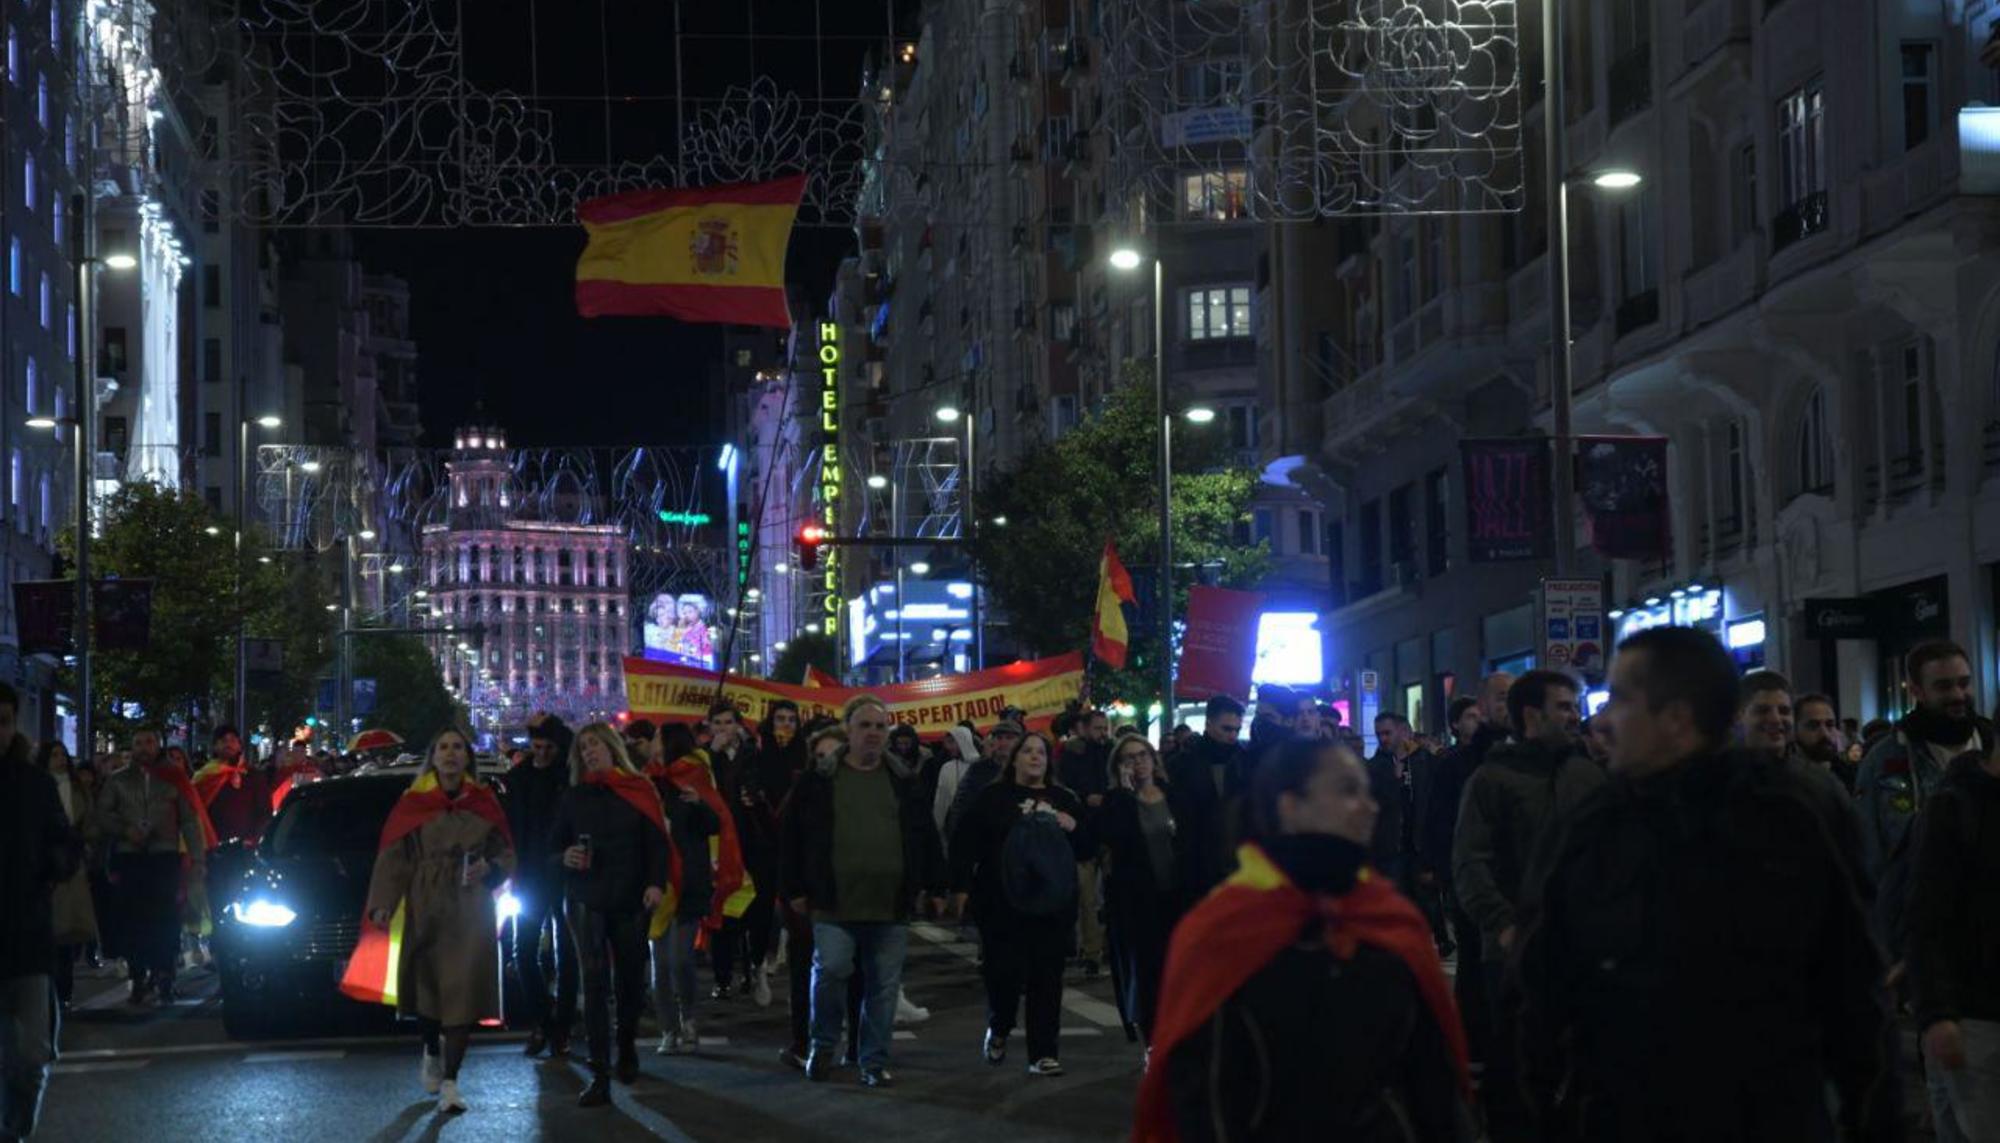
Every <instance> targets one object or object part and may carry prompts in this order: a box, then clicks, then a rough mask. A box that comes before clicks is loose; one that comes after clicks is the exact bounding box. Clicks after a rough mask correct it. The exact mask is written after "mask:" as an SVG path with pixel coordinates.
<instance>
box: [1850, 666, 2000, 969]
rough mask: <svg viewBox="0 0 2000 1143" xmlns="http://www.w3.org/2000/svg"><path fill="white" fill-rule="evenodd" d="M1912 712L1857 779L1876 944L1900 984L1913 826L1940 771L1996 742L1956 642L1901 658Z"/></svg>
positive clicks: (1876, 750) (1871, 753) (1864, 763)
mask: <svg viewBox="0 0 2000 1143" xmlns="http://www.w3.org/2000/svg"><path fill="white" fill-rule="evenodd" d="M1903 679H1904V682H1903V685H1904V686H1905V687H1907V688H1908V690H1909V693H1910V701H1911V702H1912V703H1914V704H1915V707H1914V709H1912V710H1911V711H1910V713H1909V714H1907V715H1905V716H1904V717H1903V720H1902V721H1901V722H1898V723H1897V724H1896V728H1895V730H1894V732H1893V733H1890V734H1886V735H1884V736H1882V738H1881V739H1880V740H1879V741H1877V742H1876V743H1875V745H1874V746H1872V747H1870V748H1869V750H1868V753H1867V755H1866V756H1865V757H1863V758H1862V760H1861V769H1860V771H1859V773H1857V774H1856V775H1855V779H1854V788H1855V790H1856V794H1855V797H1856V798H1857V799H1858V801H1859V802H1860V808H1861V837H1862V842H1863V843H1864V845H1865V846H1866V847H1867V857H1868V873H1869V876H1870V878H1871V879H1872V880H1873V881H1874V883H1875V909H1874V918H1873V920H1874V931H1875V939H1876V940H1877V941H1878V942H1880V943H1881V945H1882V948H1883V949H1884V950H1885V951H1886V953H1887V954H1888V957H1889V962H1890V964H1891V965H1892V966H1893V967H1892V969H1891V975H1892V976H1894V977H1897V978H1900V977H1901V975H1902V973H1901V971H1900V968H1901V965H1902V961H1903V955H1904V952H1905V945H1906V944H1907V943H1908V939H1909V930H1908V925H1907V923H1906V922H1907V919H1908V918H1907V917H1906V916H1905V913H1906V910H1907V907H1908V905H1909V900H1910V884H1911V874H1912V871H1913V870H1914V869H1915V867H1916V848H1917V847H1916V828H1915V827H1916V822H1917V818H1918V815H1920V814H1922V813H1923V810H1924V807H1925V806H1926V805H1927V804H1929V802H1930V799H1931V795H1933V794H1935V793H1936V792H1937V790H1938V787H1939V786H1941V785H1943V784H1944V774H1945V768H1946V767H1947V766H1948V765H1950V763H1951V761H1952V759H1954V758H1956V757H1958V756H1959V755H1960V754H1965V753H1968V752H1970V753H1980V754H1983V753H1985V752H1987V751H1988V750H1990V749H1992V747H1993V745H1994V742H1995V735H1994V732H1993V724H1992V723H1991V722H1988V721H1987V720H1986V719H1984V718H1981V717H1980V716H1979V714H1978V712H1977V711H1976V710H1975V708H1974V706H1973V701H1972V696H1973V686H1972V663H1971V659H1969V658H1968V657H1967V656H1966V653H1965V648H1963V647H1960V646H1959V645H1958V644H1956V643H1947V642H1942V641H1940V642H1934V643H1923V644H1919V645H1918V646H1916V647H1914V648H1912V649H1911V651H1910V653H1909V654H1908V655H1906V656H1905V657H1904V659H1903Z"/></svg>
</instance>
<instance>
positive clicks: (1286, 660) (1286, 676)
mask: <svg viewBox="0 0 2000 1143" xmlns="http://www.w3.org/2000/svg"><path fill="white" fill-rule="evenodd" d="M1250 681H1251V682H1253V683H1277V684H1280V685H1283V686H1288V687H1316V686H1318V685H1320V684H1321V683H1323V682H1325V681H1326V649H1325V642H1324V640H1323V638H1322V637H1321V634H1320V630H1319V614H1318V613H1317V612H1312V611H1266V612H1264V613H1263V614H1262V615H1260V616H1258V617H1257V665H1256V666H1255V668H1253V670H1252V672H1251V675H1250Z"/></svg>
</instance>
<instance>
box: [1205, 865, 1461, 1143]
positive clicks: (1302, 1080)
mask: <svg viewBox="0 0 2000 1143" xmlns="http://www.w3.org/2000/svg"><path fill="white" fill-rule="evenodd" d="M1263 847H1264V851H1265V852H1266V853H1267V854H1269V855H1270V857H1271V859H1272V860H1273V861H1275V862H1277V863H1278V865H1279V866H1280V867H1282V868H1283V869H1284V871H1285V873H1286V875H1287V876H1289V877H1290V878H1291V879H1292V881H1293V883H1294V884H1297V885H1298V886H1300V887H1301V888H1303V889H1307V890H1310V891H1312V892H1315V893H1324V894H1335V895H1337V894H1341V893H1345V892H1347V891H1348V890H1349V889H1352V888H1353V887H1354V879H1355V875H1356V871H1357V870H1358V869H1359V868H1360V867H1361V864H1362V862H1363V860H1364V859H1365V858H1366V856H1367V854H1366V852H1365V851H1364V850H1363V849H1362V847H1361V846H1358V845H1356V844H1354V843H1353V842H1350V841H1344V840H1342V839H1340V838H1337V837H1284V838H1274V839H1271V840H1267V841H1265V842H1263ZM1167 1069H1168V1072H1167V1075H1168V1079H1169V1080H1170V1086H1171V1088H1172V1090H1173V1101H1174V1119H1175V1122H1176V1123H1177V1124H1178V1126H1179V1127H1180V1137H1181V1139H1183V1140H1185V1141H1187V1143H1210V1141H1213V1143H1225V1141H1227V1143H1246V1141H1252V1140H1269V1141H1273V1143H1276V1141H1279V1140H1303V1139H1326V1140H1336V1139H1337V1140H1341V1141H1342V1143H1469V1141H1470V1140H1471V1139H1472V1138H1473V1137H1474V1132H1473V1121H1472V1116H1471V1111H1470V1109H1469V1108H1468V1107H1467V1106H1466V1104H1465V1101H1464V1099H1463V1098H1462V1097H1461V1096H1460V1094H1459V1088H1458V1076H1457V1065H1456V1064H1455V1063H1454V1062H1453V1061H1452V1058H1451V1051H1450V1049H1449V1048H1448V1047H1446V1044H1445V1038H1444V1034H1443V1032H1442V1031H1441V1030H1440V1029H1439V1028H1438V1024H1437V1021H1436V1019H1435V1018H1433V1017H1432V1015H1431V1012H1430V1009H1429V1008H1428V1007H1427V1006H1426V1005H1425V1003H1424V1000H1423V997H1422V995H1421V994H1419V992H1418V991H1417V982H1416V980H1415V979H1414V978H1413V977H1412V976H1411V975H1410V970H1409V968H1408V966H1406V965H1405V964H1404V963H1403V962H1402V960H1401V959H1399V958H1398V957H1397V956H1396V954H1394V953H1392V952H1388V951H1385V950H1383V949H1379V948H1376V947H1374V946H1372V945H1366V944H1364V945H1360V946H1359V947H1358V948H1356V949H1355V952H1354V955H1353V956H1352V957H1350V958H1347V959H1344V960H1343V959H1340V958H1337V957H1336V956H1335V955H1334V953H1333V951H1332V950H1331V949H1328V948H1327V947H1326V942H1325V940H1324V939H1323V938H1318V935H1317V934H1311V933H1301V934H1300V940H1299V943H1298V944H1295V945H1293V946H1292V947H1291V948H1289V949H1286V950H1284V951H1283V952H1280V953H1279V954H1278V955H1277V957H1276V958H1274V959H1273V960H1272V961H1271V963H1270V964H1268V965H1266V966H1265V967H1264V968H1263V969H1261V970H1259V971H1258V972H1257V974H1256V975H1255V976H1252V977H1251V978H1250V980H1249V981H1248V982H1247V983H1245V984H1244V985H1243V986H1242V987H1241V988H1239V989H1237V990H1236V992H1235V993H1234V994H1232V995H1231V996H1230V997H1229V999H1228V1000H1227V1001H1225V1002H1224V1003H1223V1005H1222V1007H1221V1008H1219V1009H1217V1010H1216V1013H1215V1015H1214V1016H1213V1017H1212V1018H1211V1019H1210V1020H1209V1022H1208V1023H1207V1024H1206V1025H1204V1026H1203V1027H1202V1028H1201V1030H1200V1031H1198V1032H1196V1033H1194V1035H1192V1036H1190V1037H1189V1038H1188V1039H1186V1040H1184V1041H1182V1042H1181V1044H1180V1046H1178V1047H1176V1048H1175V1049H1174V1051H1173V1053H1172V1055H1170V1056H1169V1057H1168V1060H1167Z"/></svg>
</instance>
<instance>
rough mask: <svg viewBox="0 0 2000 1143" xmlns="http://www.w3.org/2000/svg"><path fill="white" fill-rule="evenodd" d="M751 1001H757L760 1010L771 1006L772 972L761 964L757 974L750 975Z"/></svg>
mask: <svg viewBox="0 0 2000 1143" xmlns="http://www.w3.org/2000/svg"><path fill="white" fill-rule="evenodd" d="M750 999H752V1000H755V1001H756V1002H757V1007H759V1008H769V1007H770V1006H771V970H770V969H768V968H765V967H764V966H763V965H761V964H760V965H758V966H757V971H756V972H754V973H751V974H750Z"/></svg>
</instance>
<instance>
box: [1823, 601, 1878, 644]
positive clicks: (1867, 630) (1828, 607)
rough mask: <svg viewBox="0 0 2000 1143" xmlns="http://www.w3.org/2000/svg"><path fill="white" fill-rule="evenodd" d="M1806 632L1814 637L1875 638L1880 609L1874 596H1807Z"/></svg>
mask: <svg viewBox="0 0 2000 1143" xmlns="http://www.w3.org/2000/svg"><path fill="white" fill-rule="evenodd" d="M1804 610H1805V621H1806V636H1807V637H1808V638H1812V639H1873V638H1875V633H1876V632H1877V631H1878V630H1880V627H1881V614H1880V611H1881V609H1880V608H1878V607H1876V605H1875V601H1874V600H1872V599H1808V600H1806V601H1805V605H1804Z"/></svg>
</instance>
